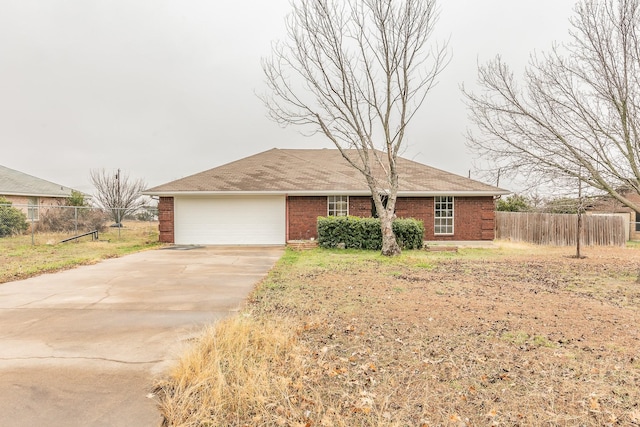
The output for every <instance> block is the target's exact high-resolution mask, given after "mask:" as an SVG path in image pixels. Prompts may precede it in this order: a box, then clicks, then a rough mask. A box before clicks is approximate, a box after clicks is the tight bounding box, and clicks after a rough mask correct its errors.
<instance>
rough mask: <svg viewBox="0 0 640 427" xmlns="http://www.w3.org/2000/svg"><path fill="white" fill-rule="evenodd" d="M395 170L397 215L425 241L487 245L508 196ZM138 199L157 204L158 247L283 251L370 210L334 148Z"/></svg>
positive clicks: (289, 155) (424, 172)
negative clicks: (330, 223) (320, 226)
mask: <svg viewBox="0 0 640 427" xmlns="http://www.w3.org/2000/svg"><path fill="white" fill-rule="evenodd" d="M352 154H355V152H352ZM398 170H399V173H400V182H399V191H398V199H397V203H396V216H397V217H399V218H416V219H419V220H422V221H423V222H424V226H425V236H424V238H425V240H427V241H431V240H466V241H469V240H493V238H494V215H495V214H494V211H495V202H494V199H495V197H496V196H499V195H502V194H509V192H508V191H505V190H503V189H500V188H497V187H493V186H490V185H487V184H483V183H481V182H478V181H474V180H472V179H469V178H466V177H463V176H459V175H455V174H452V173H449V172H445V171H442V170H439V169H435V168H432V167H430V166H426V165H423V164H421V163H417V162H414V161H411V160H408V159H404V158H399V159H398ZM143 194H146V195H150V196H158V197H159V204H158V215H159V221H160V224H159V227H160V241H162V242H166V243H176V244H204V245H237V244H245V245H284V244H285V243H287V242H289V241H292V240H309V239H316V238H317V237H318V236H317V218H318V217H319V216H327V215H338V216H339V215H353V216H359V217H370V216H372V211H373V209H372V208H373V205H372V198H371V191H370V190H369V187H368V186H367V184H366V182H365V180H364V178H363V176H362V175H361V174H360V172H358V171H357V170H356V169H354V168H353V167H352V166H350V165H349V164H348V163H347V161H345V160H344V158H343V157H342V156H341V154H340V152H339V151H338V150H336V149H276V148H274V149H271V150H268V151H265V152H262V153H259V154H255V155H253V156H250V157H246V158H244V159H240V160H237V161H235V162H231V163H228V164H226V165H222V166H219V167H216V168H213V169H210V170H207V171H204V172H200V173H197V174H195V175H191V176H188V177H185V178H182V179H178V180H176V181H172V182H169V183H166V184H162V185H159V186H157V187H153V188H150V189H148V190H145V191H144V192H143Z"/></svg>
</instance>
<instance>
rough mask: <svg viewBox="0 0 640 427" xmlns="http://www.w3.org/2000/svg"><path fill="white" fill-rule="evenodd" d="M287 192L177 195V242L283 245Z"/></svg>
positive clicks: (175, 206) (175, 205) (175, 200)
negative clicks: (249, 194)
mask: <svg viewBox="0 0 640 427" xmlns="http://www.w3.org/2000/svg"><path fill="white" fill-rule="evenodd" d="M285 206H286V205H285V197H284V196H244V197H241V196H235V197H222V196H221V197H175V199H174V209H175V225H174V226H175V243H176V244H183V245H184V244H199V245H284V244H285V234H286V232H285V210H286V208H285Z"/></svg>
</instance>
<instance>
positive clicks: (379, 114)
mask: <svg viewBox="0 0 640 427" xmlns="http://www.w3.org/2000/svg"><path fill="white" fill-rule="evenodd" d="M292 6H293V12H292V13H291V15H289V19H288V21H287V30H288V31H287V32H288V40H287V41H285V42H282V43H277V44H274V46H273V50H272V56H271V58H269V59H266V60H264V61H263V69H264V72H265V75H266V78H267V84H268V85H269V87H270V89H271V91H272V95H271V96H268V97H267V96H265V97H263V101H264V102H265V104H266V106H267V108H268V109H269V113H270V115H271V117H272V118H273V119H274V120H276V121H277V122H278V123H280V124H281V125H302V126H310V129H311V131H312V132H313V133H321V134H323V135H324V136H325V137H327V138H328V139H329V140H330V141H331V142H332V143H333V144H334V145H335V146H336V148H338V150H340V153H341V154H342V156H343V157H344V159H345V160H346V161H347V162H348V163H349V164H350V165H351V166H352V167H353V168H355V169H357V170H358V171H359V172H360V173H361V174H362V176H363V178H364V180H365V181H366V183H367V185H368V187H369V189H370V191H371V195H372V197H373V201H374V203H375V206H376V211H377V212H378V217H379V218H380V227H381V232H382V253H383V254H384V255H397V254H399V253H400V246H398V243H397V241H396V237H395V235H394V232H393V227H392V224H393V219H394V217H395V215H394V212H395V205H396V197H397V193H398V179H399V176H400V174H401V171H399V170H398V167H397V158H398V153H400V152H401V148H402V147H403V144H404V143H405V134H406V132H407V130H408V125H409V123H410V122H411V120H412V119H413V118H414V117H415V114H416V112H417V110H418V109H419V108H420V106H421V105H422V103H423V102H424V100H425V97H426V95H427V93H428V92H429V90H430V89H431V88H432V87H433V85H434V84H435V81H436V78H437V76H438V75H439V74H440V72H441V71H442V70H443V69H444V67H445V65H446V64H447V62H448V58H449V55H448V51H447V46H446V43H444V44H442V45H440V46H438V45H432V46H431V47H430V44H431V43H430V41H431V35H432V31H433V28H434V25H435V22H436V21H437V17H438V13H437V10H436V4H435V0H394V1H391V0H296V1H293V2H292ZM385 198H386V204H385V203H384V202H383V200H384V199H385Z"/></svg>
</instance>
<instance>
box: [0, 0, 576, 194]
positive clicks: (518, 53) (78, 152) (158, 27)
mask: <svg viewBox="0 0 640 427" xmlns="http://www.w3.org/2000/svg"><path fill="white" fill-rule="evenodd" d="M574 4H575V1H573V0H537V1H524V0H483V1H478V0H440V2H439V6H440V10H441V17H440V21H439V22H438V24H437V34H436V35H435V37H436V38H437V39H441V40H443V39H449V40H450V45H449V46H450V49H451V51H452V55H453V56H452V61H451V63H450V64H449V66H448V68H447V69H445V71H444V72H443V73H442V75H441V77H440V79H439V84H438V86H437V87H436V88H435V89H434V90H433V91H432V93H431V94H430V95H429V96H428V98H427V101H426V103H425V105H424V106H423V107H422V109H421V110H420V112H419V114H418V117H417V118H416V121H415V123H414V124H413V126H412V127H411V128H410V133H409V135H408V146H407V148H406V151H405V153H404V156H405V157H408V158H411V159H413V160H416V161H419V162H422V163H426V164H429V165H431V166H434V167H438V168H441V169H445V170H448V171H450V172H454V173H458V174H461V175H465V176H466V175H467V173H468V171H469V169H472V167H473V166H472V158H471V156H470V154H469V153H468V152H467V149H466V147H465V144H464V142H465V136H464V134H465V130H466V129H467V127H468V126H469V124H468V122H467V111H466V107H465V106H464V104H463V102H462V96H461V93H460V90H459V87H460V84H462V83H464V84H465V86H466V87H468V88H472V87H473V85H474V83H475V80H476V70H477V67H476V64H477V63H478V61H479V62H480V63H484V62H486V61H487V60H489V59H491V58H493V57H494V56H495V55H496V54H500V55H502V56H503V58H504V59H505V60H506V62H507V63H509V64H511V65H513V66H514V69H515V71H516V72H518V73H519V72H521V71H522V69H523V67H524V65H525V64H526V61H527V60H528V57H529V54H530V53H531V52H532V51H534V50H537V51H542V50H548V49H549V48H550V46H551V44H552V43H553V42H554V41H563V40H566V39H567V32H568V28H569V25H568V19H569V17H570V16H571V15H572V12H573V7H574ZM289 9H290V4H289V1H288V0H269V1H265V0H244V1H237V2H234V1H216V0H179V1H178V0H172V1H168V0H135V1H131V0H103V1H97V0H0V164H2V165H4V166H7V167H9V168H13V169H17V170H20V171H22V172H25V173H29V174H31V175H35V176H37V177H40V178H44V179H47V180H50V181H53V182H56V183H59V184H62V185H65V186H69V187H73V188H76V189H79V190H81V191H85V192H88V193H92V192H93V188H92V187H91V185H90V183H89V179H88V177H89V171H90V169H96V168H105V169H107V170H115V169H117V168H121V169H122V170H125V171H128V172H129V174H130V175H131V176H133V177H135V178H144V179H145V180H146V182H147V183H148V185H149V186H155V185H158V184H162V183H164V182H168V181H171V180H174V179H177V178H180V177H183V176H187V175H191V174H193V173H196V172H200V171H203V170H206V169H209V168H212V167H215V166H219V165H221V164H224V163H228V162H230V161H233V160H236V159H239V158H242V157H245V156H249V155H251V154H254V153H257V152H260V151H264V150H268V149H270V148H273V147H277V148H323V147H327V148H330V147H331V146H330V145H329V144H328V143H327V142H326V141H325V140H324V139H323V138H322V137H320V136H316V137H313V138H308V137H304V136H302V135H300V134H299V132H298V130H296V129H295V128H286V129H282V128H280V127H279V126H278V125H277V124H275V123H273V122H272V121H270V120H269V119H268V118H267V117H266V110H265V108H264V106H263V105H262V103H261V101H260V100H259V99H258V98H257V97H256V95H255V93H256V92H257V93H262V92H264V91H265V90H266V88H265V85H264V77H263V74H262V69H261V67H260V58H261V57H264V56H268V55H269V53H270V46H271V41H273V40H276V39H279V38H283V37H284V35H285V33H284V18H285V16H286V14H287V13H288V11H289Z"/></svg>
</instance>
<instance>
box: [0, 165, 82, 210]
mask: <svg viewBox="0 0 640 427" xmlns="http://www.w3.org/2000/svg"><path fill="white" fill-rule="evenodd" d="M71 191H72V189H71V188H69V187H65V186H62V185H60V184H55V183H53V182H50V181H46V180H44V179H40V178H36V177H35V176H31V175H28V174H26V173H23V172H19V171H17V170H14V169H10V168H8V167H5V166H1V165H0V197H4V198H5V199H7V200H9V201H10V202H12V203H13V205H14V206H15V207H16V208H18V209H20V210H22V211H23V212H24V213H25V214H26V215H27V218H28V219H33V220H34V221H37V220H38V219H39V217H40V210H41V209H42V208H43V207H45V206H52V205H56V206H57V205H60V204H64V201H65V199H66V198H67V197H69V196H70V195H71Z"/></svg>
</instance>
